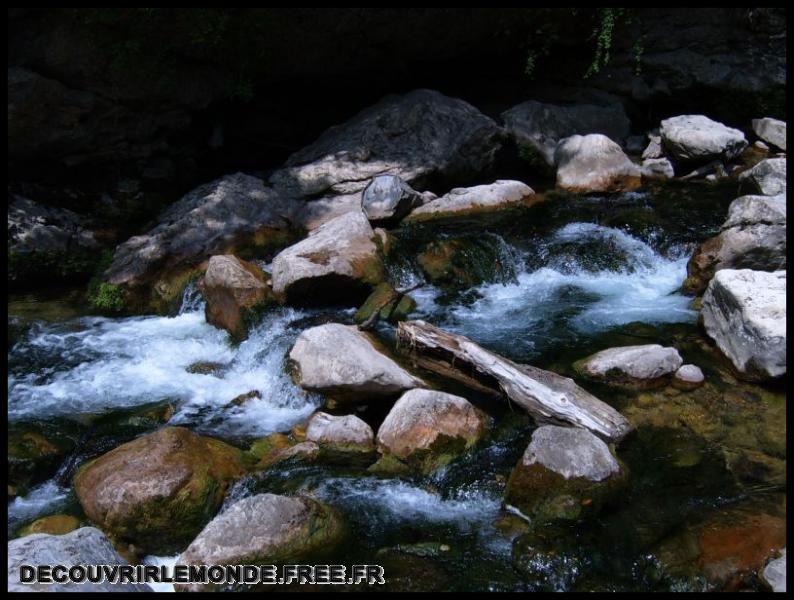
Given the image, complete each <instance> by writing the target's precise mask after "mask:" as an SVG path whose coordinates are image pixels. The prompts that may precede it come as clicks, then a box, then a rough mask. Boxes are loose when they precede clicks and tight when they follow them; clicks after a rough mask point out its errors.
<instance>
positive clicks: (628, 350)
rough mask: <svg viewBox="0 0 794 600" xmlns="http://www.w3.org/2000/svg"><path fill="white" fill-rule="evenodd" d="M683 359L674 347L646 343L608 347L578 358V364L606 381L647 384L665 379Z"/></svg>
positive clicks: (581, 369)
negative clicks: (579, 359) (583, 357)
mask: <svg viewBox="0 0 794 600" xmlns="http://www.w3.org/2000/svg"><path fill="white" fill-rule="evenodd" d="M683 362H684V361H683V360H682V359H681V356H680V355H679V354H678V350H676V349H675V348H665V347H663V346H660V345H659V344H647V345H643V346H620V347H617V348H607V349H606V350H601V351H600V352H596V353H595V354H593V355H592V356H589V357H587V358H585V359H583V360H581V361H577V363H576V364H575V368H576V370H577V371H578V372H579V373H581V374H582V375H584V376H585V377H589V378H591V379H598V380H600V381H604V382H605V383H609V384H614V385H618V386H629V387H634V386H639V387H644V386H648V385H657V384H661V383H664V382H665V381H666V379H667V378H669V375H672V374H673V373H675V372H676V370H677V369H678V368H679V367H680V366H681V365H682V364H683Z"/></svg>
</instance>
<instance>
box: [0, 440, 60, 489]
mask: <svg viewBox="0 0 794 600" xmlns="http://www.w3.org/2000/svg"><path fill="white" fill-rule="evenodd" d="M7 441H8V482H9V484H11V485H13V486H14V487H16V488H19V487H21V488H24V487H26V486H28V485H30V484H34V483H37V482H39V481H42V480H44V479H46V478H47V477H48V476H49V475H52V474H53V473H54V472H55V471H56V469H57V468H58V466H59V465H60V464H61V462H62V461H63V460H64V458H66V455H67V454H68V453H69V452H70V451H71V450H72V448H74V440H72V439H71V438H70V437H69V436H67V435H63V434H61V433H55V432H51V431H50V430H49V428H46V427H36V426H29V427H28V426H19V427H14V428H13V429H12V428H9V431H8V439H7Z"/></svg>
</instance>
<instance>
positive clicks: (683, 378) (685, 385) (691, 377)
mask: <svg viewBox="0 0 794 600" xmlns="http://www.w3.org/2000/svg"><path fill="white" fill-rule="evenodd" d="M703 380H704V377H703V371H701V370H700V368H699V367H696V366H695V365H681V367H679V369H678V370H677V371H676V372H675V375H673V386H675V387H676V388H678V389H679V390H694V389H696V388H699V387H700V386H701V385H703Z"/></svg>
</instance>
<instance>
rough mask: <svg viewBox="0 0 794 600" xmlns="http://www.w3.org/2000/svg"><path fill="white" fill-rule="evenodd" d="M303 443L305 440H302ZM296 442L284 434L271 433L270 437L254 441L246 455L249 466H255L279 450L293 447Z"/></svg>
mask: <svg viewBox="0 0 794 600" xmlns="http://www.w3.org/2000/svg"><path fill="white" fill-rule="evenodd" d="M301 441H303V440H301ZM293 444H294V442H293V441H292V440H290V438H289V437H288V436H286V435H284V434H283V433H271V434H270V435H268V436H265V437H263V438H259V439H256V440H254V441H253V442H252V443H251V447H250V448H249V449H248V451H247V452H246V453H245V457H244V458H245V459H246V461H247V462H248V463H249V464H252V465H255V464H257V463H258V462H259V461H262V460H264V462H267V460H265V459H267V458H268V457H269V456H270V455H271V454H273V453H275V452H276V451H278V450H283V449H285V448H289V447H290V446H292V445H293Z"/></svg>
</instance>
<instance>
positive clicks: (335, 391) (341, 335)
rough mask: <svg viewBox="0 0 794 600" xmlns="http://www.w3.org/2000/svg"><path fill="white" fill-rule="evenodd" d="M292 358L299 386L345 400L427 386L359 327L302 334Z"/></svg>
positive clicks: (324, 327)
mask: <svg viewBox="0 0 794 600" xmlns="http://www.w3.org/2000/svg"><path fill="white" fill-rule="evenodd" d="M289 357H290V359H291V360H292V361H294V363H295V365H296V367H297V379H298V383H299V385H300V386H301V387H302V388H303V389H305V390H310V391H313V392H319V393H321V394H325V395H328V396H331V397H332V398H334V399H336V400H342V401H369V400H377V399H380V398H393V397H396V396H398V395H399V394H401V393H402V392H404V391H406V390H409V389H412V388H415V387H419V386H422V385H424V384H423V382H422V381H421V380H420V379H418V378H416V377H414V376H413V375H411V374H410V373H408V372H407V371H406V370H405V369H403V368H402V367H400V366H399V365H398V364H397V363H396V362H394V361H393V360H392V359H390V358H389V357H387V356H386V355H385V354H382V353H381V352H379V351H378V350H376V349H375V347H374V346H373V344H372V341H371V339H370V337H369V336H368V335H367V334H366V333H363V332H361V331H359V330H358V329H357V328H356V327H353V326H347V325H340V324H339V323H329V324H327V325H320V326H319V327H312V328H311V329H307V330H306V331H304V332H303V333H301V334H300V336H299V337H298V339H297V341H296V342H295V345H294V346H293V347H292V350H290V353H289Z"/></svg>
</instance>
